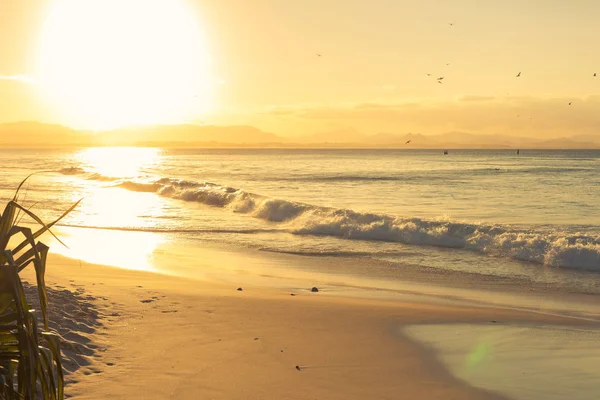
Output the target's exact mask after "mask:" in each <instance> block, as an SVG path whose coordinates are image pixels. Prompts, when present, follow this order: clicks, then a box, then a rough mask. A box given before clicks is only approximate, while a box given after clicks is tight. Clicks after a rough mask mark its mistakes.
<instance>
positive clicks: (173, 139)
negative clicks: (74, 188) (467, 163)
mask: <svg viewBox="0 0 600 400" xmlns="http://www.w3.org/2000/svg"><path fill="white" fill-rule="evenodd" d="M409 140H410V143H406V142H407V141H409ZM66 146H81V147H84V146H156V147H160V146H163V147H213V148H214V147H249V148H258V147H265V148H269V147H286V148H294V147H300V148H360V147H364V148H416V149H418V148H438V149H439V148H447V149H456V148H471V149H476V148H480V149H485V148H505V149H507V148H520V149H532V148H537V149H588V148H589V149H594V148H595V149H598V148H600V134H580V135H572V136H569V137H564V138H554V139H534V138H528V137H515V136H508V135H502V134H494V135H481V134H474V133H469V132H459V131H455V132H447V133H443V134H435V135H424V134H421V133H405V134H401V133H377V134H372V135H368V134H364V133H361V132H359V131H356V130H354V129H342V130H334V131H328V132H321V133H315V134H308V135H304V136H299V137H285V138H284V137H281V136H278V135H275V134H273V133H269V132H265V131H262V130H260V129H258V128H255V127H252V126H244V125H242V126H211V125H191V124H188V125H159V126H141V127H127V128H122V129H116V130H112V131H104V132H98V133H91V132H85V131H77V130H74V129H71V128H67V127H64V126H61V125H51V124H43V123H39V122H15V123H6V124H0V147H66Z"/></svg>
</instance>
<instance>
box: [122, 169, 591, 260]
mask: <svg viewBox="0 0 600 400" xmlns="http://www.w3.org/2000/svg"><path fill="white" fill-rule="evenodd" d="M118 185H119V186H121V187H123V188H125V189H128V190H133V191H141V192H156V193H157V194H159V195H161V196H166V197H171V198H174V199H179V200H184V201H191V202H199V203H202V204H206V205H209V206H213V207H221V208H225V209H228V210H231V211H233V212H237V213H244V214H249V215H252V216H254V217H256V218H260V219H263V220H265V221H270V222H275V223H283V224H285V228H286V229H288V230H289V231H290V232H291V233H294V234H297V235H327V236H335V237H340V238H345V239H355V240H376V241H387V242H399V243H405V244H411V245H429V246H440V247H448V248H459V249H467V250H471V251H476V252H479V253H483V254H489V255H494V256H500V257H509V258H513V259H518V260H522V261H529V262H534V263H537V264H543V265H547V266H552V267H562V268H573V269H585V270H592V271H600V237H598V236H592V235H589V234H568V233H564V232H555V231H550V230H547V231H528V230H518V229H514V228H510V227H505V226H501V225H486V224H472V223H461V222H453V221H449V220H446V219H439V220H426V219H420V218H402V217H394V216H389V215H382V214H373V213H360V212H356V211H352V210H345V209H334V208H326V207H319V206H313V205H309V204H303V203H299V202H294V201H289V200H283V199H273V198H268V197H265V196H261V195H257V194H253V193H249V192H246V191H244V190H241V189H236V188H231V187H227V186H221V185H218V184H214V183H209V182H193V181H182V180H176V179H169V178H163V179H160V180H158V181H155V182H136V181H123V182H120V183H118Z"/></svg>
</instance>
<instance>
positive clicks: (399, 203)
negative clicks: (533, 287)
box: [0, 148, 600, 292]
mask: <svg viewBox="0 0 600 400" xmlns="http://www.w3.org/2000/svg"><path fill="white" fill-rule="evenodd" d="M0 159H1V160H2V162H1V163H0V170H1V174H0V197H1V198H2V199H4V200H6V199H8V198H9V197H10V196H12V193H13V192H14V189H15V188H16V186H17V185H18V183H19V181H20V180H21V179H22V178H24V177H25V176H26V175H28V174H30V173H33V172H39V171H46V172H45V173H43V174H39V175H35V176H34V177H32V179H31V181H30V183H29V184H28V185H27V186H26V187H25V189H26V190H24V191H23V192H22V193H21V196H20V202H21V203H23V204H24V205H27V206H31V205H33V210H34V211H36V212H38V213H39V214H40V215H41V216H43V217H44V218H45V219H46V220H51V218H52V216H57V215H59V214H60V212H61V211H62V210H64V209H66V208H68V206H69V205H70V204H72V203H73V202H74V201H76V200H77V199H79V198H82V197H83V198H84V200H83V202H82V204H81V205H80V207H78V208H77V210H76V211H75V212H73V213H72V214H71V215H70V216H68V217H67V218H66V219H65V220H64V223H65V224H67V225H69V226H75V227H91V228H94V229H101V230H104V229H105V228H111V229H113V232H114V231H122V230H125V231H131V230H136V231H137V230H139V231H147V232H155V233H156V234H159V235H169V236H170V237H175V238H179V239H182V240H186V241H188V242H189V243H200V242H202V241H213V242H214V241H217V242H221V243H227V244H228V245H231V246H240V247H250V248H256V249H260V250H264V251H272V252H283V253H293V254H306V255H313V256H328V257H337V256H344V257H367V258H374V259H383V260H387V261H391V262H392V263H395V264H394V265H396V264H397V267H398V268H419V267H421V266H428V267H435V268H444V269H453V270H457V271H463V272H475V273H480V274H484V275H500V276H508V277H521V278H523V277H524V278H527V279H531V280H536V281H543V282H546V281H549V282H559V283H561V282H563V283H565V284H568V285H571V286H573V287H581V288H585V290H588V291H594V292H599V291H600V273H599V272H600V202H599V201H598V199H600V152H598V151H533V150H526V151H522V152H521V154H520V155H517V154H515V152H514V151H501V150H462V151H461V150H451V151H450V154H448V155H443V154H442V151H441V150H214V149H201V150H172V149H168V150H167V149H145V148H93V149H78V150H0ZM34 203H36V204H34Z"/></svg>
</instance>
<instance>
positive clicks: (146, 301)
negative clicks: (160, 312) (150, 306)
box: [140, 299, 156, 303]
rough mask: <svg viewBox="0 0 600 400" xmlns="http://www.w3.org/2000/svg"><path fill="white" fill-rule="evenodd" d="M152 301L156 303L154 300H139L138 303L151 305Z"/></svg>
mask: <svg viewBox="0 0 600 400" xmlns="http://www.w3.org/2000/svg"><path fill="white" fill-rule="evenodd" d="M154 301H156V300H154V299H146V300H140V303H153V302H154Z"/></svg>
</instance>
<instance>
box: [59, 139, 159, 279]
mask: <svg viewBox="0 0 600 400" xmlns="http://www.w3.org/2000/svg"><path fill="white" fill-rule="evenodd" d="M160 154H161V151H160V150H159V149H153V148H137V147H96V148H89V149H84V150H81V151H80V152H78V153H77V154H76V155H75V159H76V160H77V161H78V163H79V167H80V168H82V169H83V170H84V171H85V173H86V174H88V176H87V178H88V180H87V181H86V183H85V185H84V186H83V188H84V192H83V193H81V192H79V193H73V199H74V200H77V199H78V198H79V197H81V196H82V194H83V197H84V199H83V201H82V202H81V204H79V206H78V207H77V209H76V210H75V211H74V212H73V213H72V215H70V216H69V218H68V220H67V221H66V222H67V223H68V224H69V225H71V227H65V228H61V229H60V233H61V234H62V235H64V238H63V237H61V240H63V241H64V242H65V243H66V244H67V246H69V247H68V248H65V247H64V246H62V245H60V244H58V243H54V244H53V245H52V246H51V248H52V250H53V251H54V252H56V253H58V254H61V255H64V256H67V257H70V258H76V259H81V260H83V261H86V262H90V263H96V264H105V265H112V266H117V267H122V268H127V269H138V270H153V267H152V262H151V261H152V255H153V253H154V251H155V250H156V248H157V246H159V244H161V243H163V242H164V241H165V238H164V235H161V234H159V233H155V232H149V231H143V230H144V229H152V228H155V226H154V222H153V221H155V219H156V218H161V217H162V216H163V214H164V207H165V204H164V203H165V201H164V199H162V198H161V197H160V196H157V195H156V194H154V193H141V192H135V191H130V190H127V189H125V188H123V187H120V184H121V183H122V182H123V181H125V180H129V179H132V178H150V176H149V174H148V171H149V170H151V169H152V168H154V167H156V166H158V165H159V164H160V162H161V161H160ZM72 226H77V228H73V227H72ZM99 228H108V229H99ZM128 228H134V229H139V230H142V231H135V232H134V231H127V230H123V229H128Z"/></svg>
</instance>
